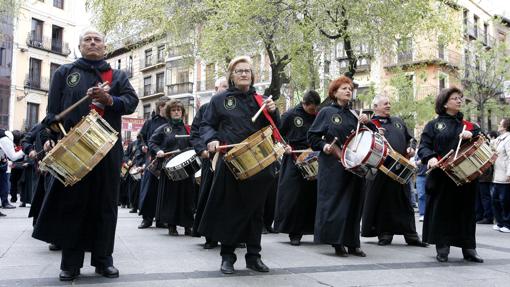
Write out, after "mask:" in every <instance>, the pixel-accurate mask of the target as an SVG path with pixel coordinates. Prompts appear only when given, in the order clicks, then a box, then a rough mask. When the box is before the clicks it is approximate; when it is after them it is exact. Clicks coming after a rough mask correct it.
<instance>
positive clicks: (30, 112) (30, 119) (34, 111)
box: [25, 103, 39, 130]
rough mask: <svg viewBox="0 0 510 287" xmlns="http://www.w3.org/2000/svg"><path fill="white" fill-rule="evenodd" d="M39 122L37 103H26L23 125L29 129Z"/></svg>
mask: <svg viewBox="0 0 510 287" xmlns="http://www.w3.org/2000/svg"><path fill="white" fill-rule="evenodd" d="M38 122H39V104H34V103H27V120H26V122H25V127H26V129H27V130H30V129H31V128H32V127H33V126H35V125H36V124H37V123H38Z"/></svg>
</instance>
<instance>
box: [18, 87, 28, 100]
mask: <svg viewBox="0 0 510 287" xmlns="http://www.w3.org/2000/svg"><path fill="white" fill-rule="evenodd" d="M29 93H30V88H29V87H28V86H25V87H24V88H23V94H24V95H23V96H16V100H18V101H21V100H23V99H24V98H26V97H27V96H28V94H29Z"/></svg>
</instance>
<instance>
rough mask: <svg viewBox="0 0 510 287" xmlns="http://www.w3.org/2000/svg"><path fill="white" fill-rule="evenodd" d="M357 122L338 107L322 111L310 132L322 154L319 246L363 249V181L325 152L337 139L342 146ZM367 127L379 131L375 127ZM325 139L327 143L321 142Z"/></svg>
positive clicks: (316, 233)
mask: <svg viewBox="0 0 510 287" xmlns="http://www.w3.org/2000/svg"><path fill="white" fill-rule="evenodd" d="M357 123H358V120H357V118H356V117H355V116H354V115H353V111H351V110H349V109H348V108H347V107H342V106H339V105H338V104H337V103H332V104H331V105H329V106H327V107H324V108H322V109H321V111H320V112H319V114H318V115H317V118H316V119H315V121H314V122H313V124H312V126H311V127H310V130H309V131H308V142H309V143H310V145H311V146H312V149H313V150H316V151H320V154H319V173H318V176H317V183H318V186H317V190H318V191H317V212H316V215H315V231H314V240H315V242H317V243H326V244H332V245H345V246H348V247H351V248H354V247H359V246H360V238H359V235H360V220H361V211H362V207H363V201H364V193H363V179H362V178H361V177H359V176H357V175H354V174H353V173H351V172H349V171H347V170H346V169H345V168H344V167H343V165H342V164H341V163H340V162H339V159H337V158H336V157H335V156H334V155H333V154H331V155H327V154H325V153H324V152H323V151H322V150H323V148H324V145H325V144H327V143H331V142H332V141H333V139H334V138H335V137H337V138H338V141H337V144H338V146H342V145H343V143H344V142H345V140H346V138H347V137H348V136H349V135H350V134H351V132H354V131H355V130H356V126H357ZM368 127H369V128H371V129H373V130H376V128H375V126H374V125H373V123H369V124H368ZM322 136H324V137H325V139H322Z"/></svg>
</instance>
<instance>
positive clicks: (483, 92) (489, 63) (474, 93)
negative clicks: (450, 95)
mask: <svg viewBox="0 0 510 287" xmlns="http://www.w3.org/2000/svg"><path fill="white" fill-rule="evenodd" d="M493 45H494V46H493V47H492V48H488V47H487V46H485V45H484V44H483V43H482V42H479V41H477V42H473V47H472V55H474V57H470V55H467V58H470V60H471V61H468V62H467V63H465V65H464V68H463V73H461V75H460V80H461V81H462V85H463V86H464V95H465V96H466V98H467V99H468V100H469V101H470V103H469V105H468V106H471V109H470V110H471V111H472V112H474V114H476V115H477V118H478V122H479V124H480V126H481V127H482V129H487V121H486V116H485V115H486V113H487V111H488V110H489V109H488V107H487V104H490V105H489V108H491V109H490V110H491V111H498V110H500V109H497V108H495V107H494V106H495V105H497V104H496V103H497V102H498V101H499V96H500V95H502V94H503V83H504V81H505V80H506V79H508V78H509V76H510V56H508V55H507V49H506V46H505V45H504V43H499V42H497V43H493Z"/></svg>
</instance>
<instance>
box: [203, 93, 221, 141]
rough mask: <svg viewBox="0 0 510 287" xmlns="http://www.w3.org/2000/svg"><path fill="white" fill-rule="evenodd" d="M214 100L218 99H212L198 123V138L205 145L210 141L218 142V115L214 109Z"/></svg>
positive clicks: (215, 104)
mask: <svg viewBox="0 0 510 287" xmlns="http://www.w3.org/2000/svg"><path fill="white" fill-rule="evenodd" d="M216 99H218V97H213V98H212V100H211V102H210V104H209V105H208V106H207V108H206V109H205V111H204V114H203V116H202V121H201V122H200V129H199V130H200V137H201V138H202V141H203V142H204V143H205V144H206V145H207V144H208V143H210V142H212V141H219V135H218V128H219V126H220V115H219V112H218V111H217V110H218V109H217V108H216V106H217V103H216V102H217V100H216Z"/></svg>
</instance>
